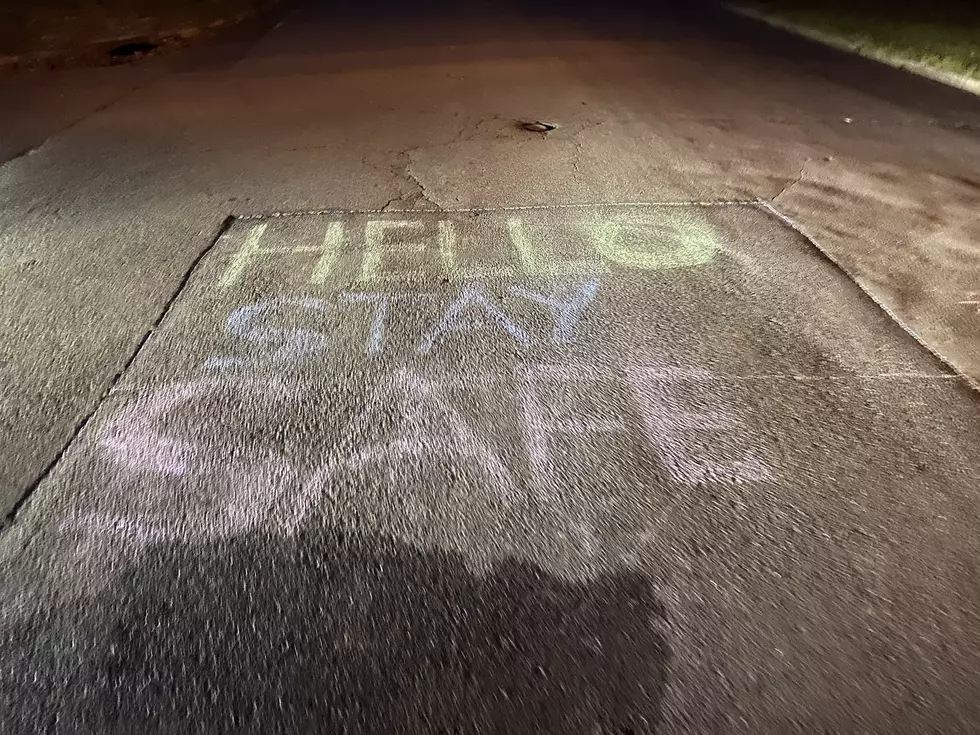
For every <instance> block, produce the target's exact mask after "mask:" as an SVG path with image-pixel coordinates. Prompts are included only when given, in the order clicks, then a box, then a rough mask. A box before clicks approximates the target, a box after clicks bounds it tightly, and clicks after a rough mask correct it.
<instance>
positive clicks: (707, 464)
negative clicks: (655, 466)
mask: <svg viewBox="0 0 980 735" xmlns="http://www.w3.org/2000/svg"><path fill="white" fill-rule="evenodd" d="M627 374H628V376H629V379H630V382H631V384H632V387H633V391H634V393H635V395H636V397H637V401H636V407H637V410H638V411H639V413H640V415H641V416H642V418H643V422H644V428H645V429H646V433H647V438H648V440H649V441H650V443H651V444H653V445H654V446H655V447H656V448H657V450H658V451H659V452H660V456H661V459H662V461H663V463H664V467H665V468H666V470H667V472H668V473H669V474H670V476H671V477H672V479H674V480H676V481H678V482H682V483H685V484H689V485H696V484H700V483H704V482H734V483H744V482H762V481H765V480H769V479H771V478H772V473H771V472H770V470H769V468H768V467H767V466H766V464H765V462H763V461H762V459H760V458H759V457H757V456H755V455H754V454H752V453H750V452H747V451H745V450H744V449H742V448H741V447H735V446H733V445H732V442H731V441H730V440H729V441H725V438H726V437H725V434H726V433H729V434H730V433H731V432H733V431H734V430H737V427H738V426H739V422H738V421H737V420H736V419H735V418H734V417H733V416H732V415H731V414H729V413H728V412H727V411H724V410H721V409H720V408H717V407H712V408H711V409H709V410H695V409H692V407H691V406H690V405H689V404H687V405H686V404H685V402H684V401H683V400H682V398H681V397H680V395H679V393H680V391H681V388H682V387H689V386H690V384H691V383H692V382H695V383H705V385H707V381H711V380H714V376H713V375H712V374H711V373H710V372H708V371H707V370H677V369H671V368H663V369H661V368H656V367H653V368H647V367H634V368H629V369H628V370H627ZM704 392H705V391H704V390H702V391H700V393H699V396H701V395H703V394H704Z"/></svg>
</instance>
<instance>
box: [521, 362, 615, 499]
mask: <svg viewBox="0 0 980 735" xmlns="http://www.w3.org/2000/svg"><path fill="white" fill-rule="evenodd" d="M526 375H527V380H526V382H525V383H524V385H523V389H522V390H521V407H522V409H523V412H524V421H525V428H526V430H527V449H528V457H529V459H530V462H531V467H532V469H533V471H534V475H535V478H536V481H537V485H538V489H539V492H540V493H542V494H543V495H545V496H550V497H551V499H552V500H555V499H557V498H555V497H554V493H555V492H556V491H557V489H558V487H559V485H558V483H557V482H556V479H555V475H554V464H555V463H554V460H553V455H552V442H553V440H554V438H555V437H558V436H561V435H571V436H575V437H587V436H589V435H595V434H623V435H626V434H628V432H629V427H628V426H627V424H626V423H625V421H623V420H622V419H621V418H602V419H599V418H596V417H595V416H594V415H590V414H591V412H589V411H586V410H582V406H581V405H575V406H569V405H568V401H567V399H566V400H565V401H561V400H557V401H556V400H554V399H553V396H554V395H555V394H556V393H558V394H562V393H565V394H567V393H568V392H569V391H571V392H572V393H573V394H576V395H579V394H580V390H579V389H580V388H581V387H583V385H584V386H587V388H588V389H591V390H600V391H601V390H604V389H607V388H608V383H609V381H608V379H607V378H604V377H603V376H602V374H601V373H591V374H589V373H583V372H582V371H578V370H571V369H568V368H561V367H557V366H552V367H543V366H542V367H537V368H531V369H529V370H528V371H527V374H526ZM556 389H557V390H556ZM543 390H544V391H547V395H548V399H547V400H542V398H541V395H540V394H541V393H542V392H543ZM563 404H564V405H563ZM562 409H565V411H564V412H563V411H562Z"/></svg>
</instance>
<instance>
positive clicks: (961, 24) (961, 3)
mask: <svg viewBox="0 0 980 735" xmlns="http://www.w3.org/2000/svg"><path fill="white" fill-rule="evenodd" d="M739 4H740V5H742V6H743V7H746V8H749V9H751V10H755V11H758V12H760V13H762V14H764V15H766V16H769V17H772V18H775V19H777V20H782V21H785V22H787V23H790V24H792V25H795V26H799V27H802V28H808V29H812V30H814V31H820V32H823V33H826V34H829V35H832V36H836V37H838V38H840V39H842V40H844V41H847V42H848V43H850V44H851V45H853V46H854V47H855V48H857V49H858V50H868V51H874V52H877V53H879V54H885V55H887V56H890V57H893V58H898V59H903V60H905V61H912V62H917V63H920V64H924V65H926V66H929V67H932V68H933V69H937V70H941V71H947V72H952V73H954V74H961V75H963V76H967V77H970V78H972V79H975V80H980V0H933V1H932V2H927V0H900V1H898V2H896V1H895V0H891V1H885V0H851V1H850V2H846V1H845V0H742V1H741V2H739Z"/></svg>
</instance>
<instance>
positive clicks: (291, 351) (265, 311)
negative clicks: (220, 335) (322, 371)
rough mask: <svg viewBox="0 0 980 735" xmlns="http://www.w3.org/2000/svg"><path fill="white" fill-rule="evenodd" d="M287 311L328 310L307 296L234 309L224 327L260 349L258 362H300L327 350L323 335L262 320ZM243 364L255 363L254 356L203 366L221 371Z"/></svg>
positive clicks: (211, 361) (212, 360) (221, 359)
mask: <svg viewBox="0 0 980 735" xmlns="http://www.w3.org/2000/svg"><path fill="white" fill-rule="evenodd" d="M289 308H293V309H297V308H299V309H307V310H312V311H326V310H327V309H328V308H329V307H328V305H327V303H326V302H324V301H321V300H320V299H312V298H307V297H302V298H294V299H280V300H277V301H267V302H262V303H259V304H249V305H247V306H242V307H239V308H237V309H235V310H234V311H233V312H232V313H231V315H230V316H229V317H228V320H227V322H226V324H225V326H226V328H227V330H228V332H229V333H230V334H231V335H233V336H235V337H237V338H239V339H241V340H243V341H245V342H249V343H251V344H253V345H258V346H260V347H261V348H263V352H262V353H260V355H259V356H258V361H260V362H266V363H270V364H277V363H278V364H281V363H285V362H291V361H297V360H302V359H305V358H307V357H310V356H312V355H316V354H318V353H321V352H323V351H324V350H326V348H327V346H328V345H329V342H328V340H327V338H326V337H325V336H324V335H322V334H320V333H318V332H311V331H309V330H307V329H298V328H294V329H283V328H281V327H278V326H269V324H268V321H269V319H268V318H264V317H268V316H271V315H275V314H280V313H281V312H283V311H285V310H286V309H289ZM246 361H248V362H256V357H255V356H254V355H253V356H250V357H249V358H248V359H247V360H246V358H243V357H212V358H210V359H208V360H207V361H206V362H205V364H204V366H205V367H206V368H218V369H223V368H231V367H235V366H238V365H243V364H245V362H246Z"/></svg>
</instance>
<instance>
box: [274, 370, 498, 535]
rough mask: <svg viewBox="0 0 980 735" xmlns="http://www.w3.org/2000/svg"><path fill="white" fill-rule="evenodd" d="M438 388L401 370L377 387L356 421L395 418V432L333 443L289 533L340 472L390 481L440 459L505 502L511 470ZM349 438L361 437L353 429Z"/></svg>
mask: <svg viewBox="0 0 980 735" xmlns="http://www.w3.org/2000/svg"><path fill="white" fill-rule="evenodd" d="M442 386H443V382H442V381H439V380H430V379H427V378H425V377H423V376H422V375H420V374H419V373H417V372H414V371H410V370H408V369H405V368H401V369H399V370H397V371H395V372H394V373H393V374H392V375H391V376H390V378H389V379H387V380H384V381H382V382H381V383H380V384H379V386H378V387H377V389H376V390H375V391H374V393H373V395H372V397H371V399H370V400H369V403H368V406H367V407H366V410H365V411H364V413H363V414H361V415H359V416H358V417H357V419H356V420H357V422H358V423H359V424H362V425H363V424H375V423H380V424H384V423H387V420H386V419H387V417H389V416H391V415H395V416H397V417H398V418H397V421H398V424H397V428H396V429H395V431H394V432H393V434H392V435H391V436H390V437H389V438H387V439H386V440H384V441H382V442H378V443H374V444H370V445H368V446H365V447H360V448H358V447H355V446H352V445H350V444H349V443H346V442H343V441H342V442H335V443H333V444H332V445H331V451H330V454H329V456H327V457H326V458H325V459H324V461H323V463H322V464H321V465H320V467H319V468H317V470H316V471H315V472H314V474H313V477H312V478H311V480H310V481H309V482H308V483H307V484H306V485H305V487H304V488H303V491H302V492H301V493H300V494H299V495H298V496H297V498H296V502H295V504H294V508H293V512H292V514H291V516H290V520H289V521H288V522H287V525H288V527H290V528H298V527H299V526H300V525H302V523H303V522H304V521H305V519H306V517H307V515H308V514H309V512H310V511H311V510H312V508H313V507H314V506H315V504H316V502H317V500H318V498H320V497H322V496H323V494H324V493H326V492H329V491H330V489H331V487H333V486H334V483H335V480H336V475H337V474H338V473H339V472H340V471H342V470H343V469H344V468H346V469H353V470H358V471H360V470H363V469H364V468H365V467H368V466H373V465H381V466H384V467H387V468H388V470H389V472H391V473H392V480H393V479H394V475H393V473H394V470H393V467H394V466H396V465H398V464H403V463H405V462H406V461H410V462H412V464H413V465H415V466H416V467H417V468H418V467H420V465H419V461H420V460H425V459H427V458H428V459H429V460H431V458H433V457H435V456H440V455H441V456H443V457H448V458H449V459H451V460H453V462H454V463H456V462H462V464H460V466H462V467H465V466H467V464H468V463H476V465H477V466H478V467H480V468H482V470H483V471H484V472H485V474H486V476H487V478H488V479H489V480H490V481H491V485H492V487H493V488H494V490H495V491H496V492H497V493H499V494H500V496H501V497H502V498H504V499H505V498H506V497H507V496H508V495H509V494H510V493H511V492H512V491H513V488H514V479H513V476H512V475H511V472H510V470H509V469H508V468H507V466H506V465H505V464H504V463H503V461H502V460H501V459H500V457H499V455H498V454H497V453H496V451H495V450H494V448H493V447H492V446H491V445H490V444H489V443H488V442H486V441H485V440H483V439H481V438H480V436H479V435H478V434H477V432H476V430H475V429H473V428H472V427H471V426H470V424H469V422H468V421H467V419H466V418H465V417H464V415H463V414H462V413H461V412H460V411H458V410H457V409H456V408H455V407H454V406H453V404H452V402H451V401H450V400H449V398H448V396H447V394H446V393H445V392H444V390H443V387H442ZM392 399H394V402H393V401H392ZM350 433H360V432H359V431H358V430H357V429H355V431H354V432H349V434H350ZM345 450H346V451H347V452H349V454H347V456H344V454H343V453H344V451H345ZM421 466H424V465H421Z"/></svg>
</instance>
